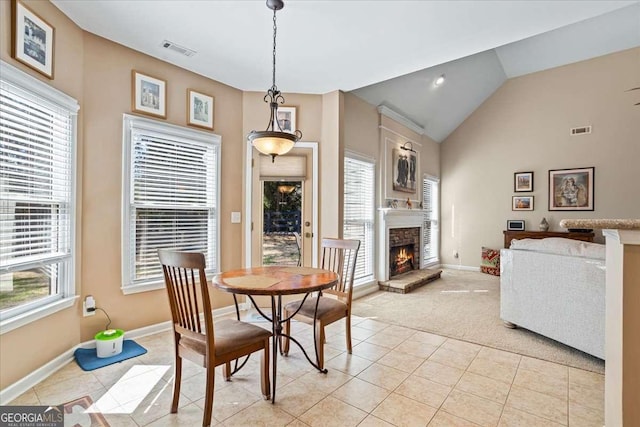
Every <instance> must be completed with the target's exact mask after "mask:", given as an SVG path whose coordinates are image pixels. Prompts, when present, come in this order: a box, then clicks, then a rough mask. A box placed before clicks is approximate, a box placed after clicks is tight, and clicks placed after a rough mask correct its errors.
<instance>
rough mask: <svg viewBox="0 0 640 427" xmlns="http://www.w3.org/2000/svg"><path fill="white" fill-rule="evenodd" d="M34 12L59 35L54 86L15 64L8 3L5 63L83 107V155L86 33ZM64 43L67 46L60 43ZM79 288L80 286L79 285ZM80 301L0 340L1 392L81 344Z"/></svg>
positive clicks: (3, 16) (39, 8)
mask: <svg viewBox="0 0 640 427" xmlns="http://www.w3.org/2000/svg"><path fill="white" fill-rule="evenodd" d="M23 3H24V4H26V5H27V6H28V7H29V8H30V9H31V10H33V11H34V12H35V13H37V14H38V15H40V16H41V17H43V18H45V19H46V20H47V22H49V23H50V24H51V25H53V27H54V28H55V29H56V40H57V42H58V43H57V44H56V49H55V59H54V67H55V68H54V75H55V80H49V79H47V78H46V77H44V76H42V75H41V74H39V73H37V72H35V71H34V70H32V69H31V68H29V67H27V66H24V65H22V64H21V63H19V62H17V61H15V60H14V59H12V58H11V44H10V43H11V7H10V2H9V1H7V0H2V1H0V58H2V60H3V61H6V62H8V63H10V64H12V65H14V66H16V67H18V68H19V69H21V70H23V71H25V72H26V73H27V74H30V75H32V76H34V77H36V78H37V79H39V80H42V81H44V82H46V83H47V84H49V85H51V86H52V87H54V88H56V89H59V90H61V91H63V92H65V93H66V94H67V95H69V96H72V97H74V98H75V99H76V100H77V101H78V102H79V103H80V107H81V108H80V112H79V116H78V122H79V126H78V147H77V150H78V152H77V155H78V158H81V157H82V155H83V147H84V144H83V131H82V127H81V125H80V124H81V123H82V121H83V118H84V115H85V112H84V110H83V109H82V100H83V90H84V87H83V75H84V74H83V69H82V65H83V55H84V48H83V36H82V35H83V31H82V30H81V29H80V28H79V27H78V26H76V25H75V24H73V23H72V22H71V21H69V19H68V18H67V17H66V16H65V15H64V14H62V12H60V11H59V10H58V8H56V7H55V6H53V5H52V4H51V3H49V2H41V1H25V2H23ZM60 41H64V42H63V43H60ZM82 171H83V168H82V165H80V167H79V168H78V173H77V177H76V179H77V183H78V195H77V203H78V205H80V204H81V203H82ZM81 218H82V210H81V209H78V212H77V220H78V221H80V220H81ZM76 234H77V237H78V240H77V245H76V246H77V248H78V249H80V247H81V246H80V241H81V237H82V234H81V230H80V228H78V229H77V230H76ZM81 261H82V253H81V252H80V253H79V256H78V257H77V259H76V278H80V277H81V266H82V263H81ZM78 286H80V282H79V281H78ZM80 306H81V304H79V302H78V301H76V304H75V305H74V306H73V307H71V308H69V309H66V310H63V311H61V312H58V313H56V314H54V315H51V316H48V317H46V318H44V319H41V320H39V321H36V322H33V323H30V324H29V325H26V326H23V327H21V328H18V329H15V330H13V331H11V332H7V333H5V334H2V335H0V362H1V365H0V389H4V388H5V387H6V386H8V385H9V384H12V383H13V382H15V381H17V380H18V379H20V378H22V377H24V376H25V375H27V374H29V373H30V372H31V371H33V370H34V369H35V368H37V367H39V366H42V365H44V364H45V363H47V362H49V361H50V360H51V359H53V358H55V357H57V356H59V355H60V354H62V353H63V352H65V351H67V350H69V349H70V348H71V347H73V346H74V345H75V344H77V343H78V342H79V341H80V327H79V325H78V322H77V320H78V316H79V313H80Z"/></svg>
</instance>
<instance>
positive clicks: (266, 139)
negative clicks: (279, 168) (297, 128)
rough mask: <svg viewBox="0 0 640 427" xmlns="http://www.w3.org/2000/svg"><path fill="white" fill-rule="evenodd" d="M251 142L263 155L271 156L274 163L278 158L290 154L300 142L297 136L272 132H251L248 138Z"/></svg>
mask: <svg viewBox="0 0 640 427" xmlns="http://www.w3.org/2000/svg"><path fill="white" fill-rule="evenodd" d="M247 138H248V139H249V142H251V144H252V145H253V146H254V147H256V150H258V151H259V152H261V153H262V154H267V155H269V156H271V160H272V161H273V160H274V159H275V157H276V156H281V155H283V154H286V153H288V152H289V151H291V149H292V148H293V146H294V144H295V143H296V142H298V138H297V137H296V135H294V134H292V133H286V132H282V131H280V132H272V131H268V130H265V131H261V132H259V131H255V130H254V131H251V133H249V136H248V137H247Z"/></svg>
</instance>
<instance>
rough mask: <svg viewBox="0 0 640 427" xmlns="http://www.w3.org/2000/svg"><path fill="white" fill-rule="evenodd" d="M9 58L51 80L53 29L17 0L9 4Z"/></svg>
mask: <svg viewBox="0 0 640 427" xmlns="http://www.w3.org/2000/svg"><path fill="white" fill-rule="evenodd" d="M11 32H12V37H13V43H12V44H11V56H12V57H13V58H15V59H16V60H17V61H20V62H22V63H23V64H24V65H26V66H28V67H31V68H33V69H34V70H36V71H37V72H39V73H40V74H42V75H44V76H46V77H48V78H50V79H53V59H54V33H55V29H54V28H53V27H52V26H51V25H50V24H49V23H48V22H47V21H45V20H44V19H42V18H41V17H40V16H38V15H37V14H36V13H35V12H33V11H32V10H31V9H29V8H28V7H27V6H25V5H24V4H22V3H21V2H19V1H17V0H13V1H12V2H11Z"/></svg>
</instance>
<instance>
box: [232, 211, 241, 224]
mask: <svg viewBox="0 0 640 427" xmlns="http://www.w3.org/2000/svg"><path fill="white" fill-rule="evenodd" d="M241 218H242V217H241V216H240V212H231V224H240V222H241V221H242V219H241Z"/></svg>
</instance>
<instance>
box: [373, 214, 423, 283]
mask: <svg viewBox="0 0 640 427" xmlns="http://www.w3.org/2000/svg"><path fill="white" fill-rule="evenodd" d="M378 218H379V221H378V224H379V228H378V241H379V242H380V243H381V244H380V247H379V254H378V280H379V281H387V280H389V229H390V228H410V227H419V228H420V247H421V248H422V246H424V243H423V242H422V221H423V212H422V209H392V208H379V209H378ZM420 253H422V251H420ZM420 258H422V256H421V257H420ZM419 263H420V266H421V267H422V259H420V260H419Z"/></svg>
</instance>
